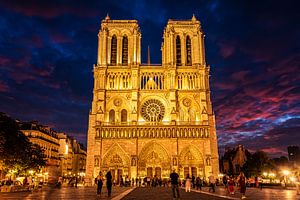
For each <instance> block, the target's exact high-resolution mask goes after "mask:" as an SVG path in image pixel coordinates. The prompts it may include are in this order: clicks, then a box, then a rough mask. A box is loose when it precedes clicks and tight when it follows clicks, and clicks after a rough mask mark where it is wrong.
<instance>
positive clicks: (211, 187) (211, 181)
mask: <svg viewBox="0 0 300 200" xmlns="http://www.w3.org/2000/svg"><path fill="white" fill-rule="evenodd" d="M208 180H209V190H208V191H209V192H210V191H212V192H215V191H216V190H215V182H216V180H215V177H214V176H213V175H212V174H211V175H210V176H209V177H208Z"/></svg>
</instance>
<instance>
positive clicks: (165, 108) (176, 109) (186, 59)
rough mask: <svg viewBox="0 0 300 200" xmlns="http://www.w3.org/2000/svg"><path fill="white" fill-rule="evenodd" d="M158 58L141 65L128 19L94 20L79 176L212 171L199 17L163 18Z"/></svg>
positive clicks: (136, 31) (211, 126) (134, 26)
mask: <svg viewBox="0 0 300 200" xmlns="http://www.w3.org/2000/svg"><path fill="white" fill-rule="evenodd" d="M161 51H162V64H159V65H157V64H155V65H153V64H150V63H149V62H148V63H147V64H141V32H140V28H139V25H138V23H137V21H136V20H111V19H110V18H109V16H107V17H106V18H105V19H104V20H102V24H101V28H100V31H99V34H98V55H97V64H95V65H94V68H93V73H94V89H93V101H92V108H91V110H90V113H89V126H88V150H87V166H86V180H87V181H88V182H89V183H91V181H92V180H93V179H94V178H95V177H96V176H97V175H98V174H99V172H100V171H102V172H103V173H105V172H106V171H108V170H110V171H111V172H112V176H113V178H114V180H116V181H117V180H118V179H119V177H120V176H126V175H128V177H129V178H136V177H141V178H143V177H154V176H157V177H160V178H162V179H164V178H168V177H169V175H170V173H171V171H172V170H176V171H177V172H178V173H179V176H180V178H185V177H186V175H187V174H189V175H190V176H192V175H194V176H200V177H206V178H207V177H208V176H210V175H211V174H213V175H214V176H215V177H217V175H218V173H219V164H218V144H217V135H216V125H215V117H214V113H213V110H212V103H211V99H210V86H209V71H210V66H209V65H207V64H206V61H205V48H204V33H203V31H202V29H201V24H200V22H199V21H198V20H197V19H196V18H195V16H193V17H192V19H190V20H169V21H168V23H167V25H166V27H165V29H164V32H163V42H162V45H161Z"/></svg>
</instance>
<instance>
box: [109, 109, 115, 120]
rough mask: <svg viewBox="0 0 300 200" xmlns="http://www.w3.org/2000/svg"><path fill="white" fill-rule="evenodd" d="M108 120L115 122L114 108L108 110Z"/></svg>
mask: <svg viewBox="0 0 300 200" xmlns="http://www.w3.org/2000/svg"><path fill="white" fill-rule="evenodd" d="M109 122H110V123H114V122H115V110H113V109H112V110H110V111H109Z"/></svg>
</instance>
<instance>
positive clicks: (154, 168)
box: [138, 142, 171, 178]
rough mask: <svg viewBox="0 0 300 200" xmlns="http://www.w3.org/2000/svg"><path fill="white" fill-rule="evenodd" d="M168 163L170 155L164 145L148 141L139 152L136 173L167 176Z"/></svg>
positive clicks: (144, 175) (159, 176) (143, 175)
mask: <svg viewBox="0 0 300 200" xmlns="http://www.w3.org/2000/svg"><path fill="white" fill-rule="evenodd" d="M170 164H171V161H170V156H169V155H168V153H167V151H166V150H165V149H164V147H163V146H162V145H160V144H158V143H156V142H150V143H148V144H146V145H145V146H144V148H143V149H142V151H141V153H140V154H139V165H138V175H139V176H141V177H146V176H147V177H154V176H156V177H158V178H167V177H169V174H170V169H171V165H170Z"/></svg>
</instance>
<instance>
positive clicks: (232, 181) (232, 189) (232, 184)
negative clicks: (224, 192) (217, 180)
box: [228, 176, 235, 194]
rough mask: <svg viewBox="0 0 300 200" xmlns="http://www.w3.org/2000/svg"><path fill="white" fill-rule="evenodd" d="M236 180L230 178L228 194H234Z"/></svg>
mask: <svg viewBox="0 0 300 200" xmlns="http://www.w3.org/2000/svg"><path fill="white" fill-rule="evenodd" d="M234 185H235V184H234V180H233V177H232V176H230V178H229V181H228V192H229V194H234Z"/></svg>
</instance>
